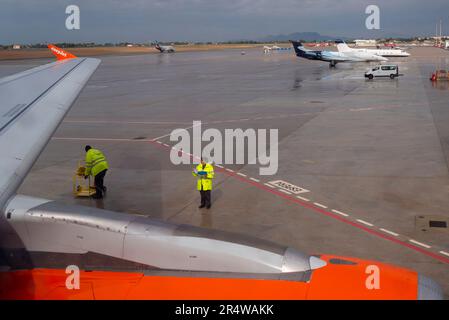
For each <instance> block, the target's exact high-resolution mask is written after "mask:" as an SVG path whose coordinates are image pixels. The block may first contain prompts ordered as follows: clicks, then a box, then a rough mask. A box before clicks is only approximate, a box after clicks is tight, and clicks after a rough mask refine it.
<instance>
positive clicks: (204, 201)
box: [200, 190, 211, 207]
mask: <svg viewBox="0 0 449 320" xmlns="http://www.w3.org/2000/svg"><path fill="white" fill-rule="evenodd" d="M200 194H201V205H202V206H206V207H210V205H211V204H210V190H207V191H204V190H201V191H200Z"/></svg>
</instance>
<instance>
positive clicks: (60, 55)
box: [47, 44, 77, 60]
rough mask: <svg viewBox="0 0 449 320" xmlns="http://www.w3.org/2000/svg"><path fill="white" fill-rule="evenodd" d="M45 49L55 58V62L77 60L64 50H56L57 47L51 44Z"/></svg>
mask: <svg viewBox="0 0 449 320" xmlns="http://www.w3.org/2000/svg"><path fill="white" fill-rule="evenodd" d="M47 47H48V49H50V50H51V52H52V53H53V54H54V55H55V56H56V59H57V60H65V59H73V58H77V56H75V55H74V54H71V53H70V52H68V51H65V50H63V49H61V48H58V47H57V46H55V45H53V44H49V45H48V46H47Z"/></svg>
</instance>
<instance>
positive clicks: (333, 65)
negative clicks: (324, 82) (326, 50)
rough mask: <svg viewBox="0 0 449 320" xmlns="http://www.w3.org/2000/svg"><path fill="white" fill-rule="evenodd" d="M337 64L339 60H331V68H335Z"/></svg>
mask: <svg viewBox="0 0 449 320" xmlns="http://www.w3.org/2000/svg"><path fill="white" fill-rule="evenodd" d="M336 65H337V62H335V61H334V60H331V61H329V68H335V66H336Z"/></svg>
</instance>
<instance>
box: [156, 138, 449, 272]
mask: <svg viewBox="0 0 449 320" xmlns="http://www.w3.org/2000/svg"><path fill="white" fill-rule="evenodd" d="M150 143H152V144H153V145H155V146H157V147H160V148H166V149H167V147H166V146H164V145H161V144H158V143H156V141H151V142H150ZM168 149H171V147H170V146H169V147H168ZM191 157H193V156H191ZM217 171H220V172H223V173H225V174H227V175H229V176H233V177H234V178H237V179H239V180H240V181H243V182H246V183H248V184H251V185H253V186H255V187H257V188H259V189H262V190H265V191H268V192H270V193H272V194H275V195H277V196H279V197H282V198H284V199H286V200H289V201H291V202H294V203H296V204H299V205H301V206H303V207H305V208H308V209H311V210H313V211H315V212H318V213H320V214H323V215H325V216H328V217H331V218H334V219H336V220H339V221H341V222H343V223H346V224H348V225H351V226H353V227H355V228H358V229H361V230H363V231H366V232H368V233H370V234H372V235H375V236H377V237H380V238H382V239H385V240H389V241H391V242H394V243H397V244H399V245H402V246H404V247H407V248H409V249H412V250H415V251H417V252H420V253H422V254H424V255H426V256H429V257H432V258H434V259H436V260H439V261H441V262H444V263H447V264H449V258H445V257H443V256H440V255H438V254H436V253H433V252H432V251H429V250H426V249H423V248H420V247H418V246H415V245H413V244H410V243H407V242H404V241H401V240H399V239H396V238H394V237H391V236H388V235H386V234H383V233H381V232H379V231H377V230H374V229H370V228H368V227H365V226H364V225H362V224H359V223H356V222H353V221H350V220H348V219H346V218H343V217H341V216H340V215H337V214H334V213H332V212H330V211H327V210H324V209H321V208H319V207H316V206H314V205H313V204H311V203H307V202H303V201H301V200H299V199H297V198H295V197H292V196H290V195H288V194H285V193H282V192H279V191H277V190H276V189H271V188H269V187H267V186H265V185H263V184H262V183H259V182H255V181H252V180H249V179H247V178H244V177H242V176H239V175H237V174H236V173H232V172H229V171H227V170H226V169H224V168H223V169H221V168H217Z"/></svg>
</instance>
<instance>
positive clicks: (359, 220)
mask: <svg viewBox="0 0 449 320" xmlns="http://www.w3.org/2000/svg"><path fill="white" fill-rule="evenodd" d="M357 221H358V222H360V223H363V224H365V225H367V226H370V227H373V226H374V224H372V223H369V222H366V221H365V220H362V219H357Z"/></svg>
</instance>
